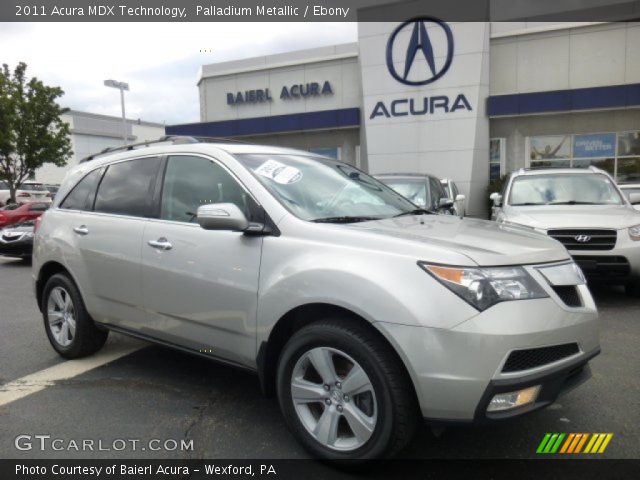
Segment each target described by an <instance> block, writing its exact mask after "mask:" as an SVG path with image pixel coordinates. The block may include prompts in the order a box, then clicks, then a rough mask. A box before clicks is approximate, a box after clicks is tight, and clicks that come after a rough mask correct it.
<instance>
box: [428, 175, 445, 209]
mask: <svg viewBox="0 0 640 480" xmlns="http://www.w3.org/2000/svg"><path fill="white" fill-rule="evenodd" d="M429 193H430V196H431V206H432V207H433V208H437V207H438V206H439V205H440V199H441V198H446V196H447V194H446V193H445V192H444V188H443V187H442V183H440V180H438V179H437V178H433V177H429Z"/></svg>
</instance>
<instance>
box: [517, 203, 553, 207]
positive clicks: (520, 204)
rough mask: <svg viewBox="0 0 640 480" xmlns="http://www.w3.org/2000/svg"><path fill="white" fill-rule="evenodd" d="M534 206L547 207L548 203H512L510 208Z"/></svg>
mask: <svg viewBox="0 0 640 480" xmlns="http://www.w3.org/2000/svg"><path fill="white" fill-rule="evenodd" d="M536 205H538V206H539V205H549V204H548V203H536V202H523V203H512V204H511V206H512V207H531V206H536Z"/></svg>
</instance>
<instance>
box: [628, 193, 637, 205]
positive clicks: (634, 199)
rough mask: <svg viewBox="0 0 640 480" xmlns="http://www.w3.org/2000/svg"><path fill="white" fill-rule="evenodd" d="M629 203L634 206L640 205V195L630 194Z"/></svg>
mask: <svg viewBox="0 0 640 480" xmlns="http://www.w3.org/2000/svg"><path fill="white" fill-rule="evenodd" d="M629 202H631V204H632V205H638V204H640V193H630V194H629Z"/></svg>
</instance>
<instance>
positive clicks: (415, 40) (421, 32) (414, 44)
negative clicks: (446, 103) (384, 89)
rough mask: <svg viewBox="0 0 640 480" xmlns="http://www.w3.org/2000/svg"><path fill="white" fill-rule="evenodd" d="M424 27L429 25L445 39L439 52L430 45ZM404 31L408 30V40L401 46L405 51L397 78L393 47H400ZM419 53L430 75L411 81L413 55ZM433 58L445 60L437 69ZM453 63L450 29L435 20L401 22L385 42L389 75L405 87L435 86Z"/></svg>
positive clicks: (426, 74)
mask: <svg viewBox="0 0 640 480" xmlns="http://www.w3.org/2000/svg"><path fill="white" fill-rule="evenodd" d="M427 24H431V25H432V26H436V27H438V28H440V29H442V31H443V32H444V34H445V36H446V39H447V41H446V44H445V45H438V47H440V48H439V50H438V51H434V47H433V44H432V42H431V39H430V38H429V34H428V33H427ZM407 30H411V37H410V40H409V44H408V45H402V46H401V48H402V49H403V51H406V55H405V60H404V69H403V71H402V74H400V73H399V72H398V71H397V70H396V66H395V65H394V63H393V57H394V47H395V46H396V43H400V42H398V41H397V40H398V38H399V37H398V35H399V34H400V33H402V32H404V31H407ZM420 53H421V54H422V56H423V60H424V61H426V63H427V65H428V66H429V71H428V72H425V73H423V74H422V75H418V76H417V78H415V79H412V78H411V77H410V74H411V70H412V67H413V64H414V61H415V59H416V55H418V54H420ZM436 57H443V58H444V59H445V61H444V63H443V64H442V65H440V66H436ZM452 60H453V34H452V33H451V29H450V28H449V25H447V24H446V23H445V22H443V21H441V20H438V19H436V18H431V17H421V18H417V19H413V20H409V21H407V22H404V23H403V24H401V25H400V26H398V28H396V29H395V30H394V31H393V33H391V35H390V36H389V41H388V42H387V56H386V61H387V68H388V69H389V73H391V75H392V76H393V78H395V79H396V80H397V81H399V82H400V83H404V84H405V85H426V84H428V83H431V82H435V81H436V80H438V79H439V78H440V77H442V76H443V75H444V74H445V73H447V70H449V67H450V66H451V61H452Z"/></svg>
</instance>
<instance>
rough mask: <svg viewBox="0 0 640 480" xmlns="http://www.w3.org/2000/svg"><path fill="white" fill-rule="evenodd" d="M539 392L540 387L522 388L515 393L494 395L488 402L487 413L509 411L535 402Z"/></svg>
mask: <svg viewBox="0 0 640 480" xmlns="http://www.w3.org/2000/svg"><path fill="white" fill-rule="evenodd" d="M538 392H540V385H536V386H534V387H529V388H524V389H522V390H517V391H515V392H509V393H499V394H498V395H494V397H493V398H492V399H491V402H489V406H488V407H487V412H500V411H502V410H510V409H512V408H516V407H522V406H524V405H528V404H530V403H533V402H535V401H536V398H538Z"/></svg>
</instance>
